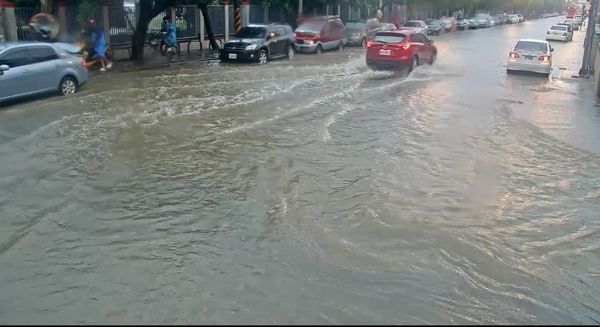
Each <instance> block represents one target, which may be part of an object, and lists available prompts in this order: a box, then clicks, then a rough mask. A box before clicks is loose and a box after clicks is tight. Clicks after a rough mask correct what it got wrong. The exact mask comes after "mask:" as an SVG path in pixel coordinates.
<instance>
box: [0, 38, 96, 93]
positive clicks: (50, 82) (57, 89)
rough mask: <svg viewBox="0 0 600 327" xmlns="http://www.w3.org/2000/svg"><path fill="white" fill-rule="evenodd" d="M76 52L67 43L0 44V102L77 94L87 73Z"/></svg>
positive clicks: (74, 47)
mask: <svg viewBox="0 0 600 327" xmlns="http://www.w3.org/2000/svg"><path fill="white" fill-rule="evenodd" d="M78 50H79V49H78V48H77V47H76V46H73V45H70V44H67V43H43V42H0V102H2V101H7V100H12V99H17V98H22V97H27V96H31V95H36V94H42V93H58V94H60V95H68V94H73V93H75V92H77V91H79V88H80V87H81V86H82V85H83V84H85V82H86V81H87V79H88V70H87V68H86V67H85V66H84V61H83V58H80V57H78V56H76V55H75V53H77V52H78Z"/></svg>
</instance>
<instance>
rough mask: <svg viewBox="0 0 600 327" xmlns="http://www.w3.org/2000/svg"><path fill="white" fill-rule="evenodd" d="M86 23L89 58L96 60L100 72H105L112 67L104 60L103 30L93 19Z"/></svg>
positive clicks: (104, 40)
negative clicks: (89, 43) (88, 39)
mask: <svg viewBox="0 0 600 327" xmlns="http://www.w3.org/2000/svg"><path fill="white" fill-rule="evenodd" d="M88 22H89V24H88V37H89V38H90V41H91V49H90V51H89V57H90V58H97V59H98V61H99V62H100V66H101V68H100V71H101V72H105V71H106V69H107V68H108V69H110V68H111V67H112V63H111V62H109V61H108V59H106V38H105V36H104V29H103V28H102V26H98V25H97V24H96V22H95V21H94V19H93V18H91V19H90V20H89V21H88Z"/></svg>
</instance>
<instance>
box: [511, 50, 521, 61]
mask: <svg viewBox="0 0 600 327" xmlns="http://www.w3.org/2000/svg"><path fill="white" fill-rule="evenodd" d="M508 56H509V57H511V58H513V59H517V58H519V57H520V56H519V54H518V53H516V52H514V51H513V52H511V53H510V54H509V55H508Z"/></svg>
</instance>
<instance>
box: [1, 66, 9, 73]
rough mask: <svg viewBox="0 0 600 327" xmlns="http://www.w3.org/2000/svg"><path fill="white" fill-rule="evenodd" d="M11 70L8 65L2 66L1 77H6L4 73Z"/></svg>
mask: <svg viewBox="0 0 600 327" xmlns="http://www.w3.org/2000/svg"><path fill="white" fill-rule="evenodd" d="M9 69H10V67H8V65H0V75H4V72H5V71H7V70H9Z"/></svg>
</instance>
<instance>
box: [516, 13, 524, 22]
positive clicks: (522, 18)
mask: <svg viewBox="0 0 600 327" xmlns="http://www.w3.org/2000/svg"><path fill="white" fill-rule="evenodd" d="M517 17H518V18H519V23H522V22H524V21H525V17H524V16H523V15H522V14H517Z"/></svg>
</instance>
